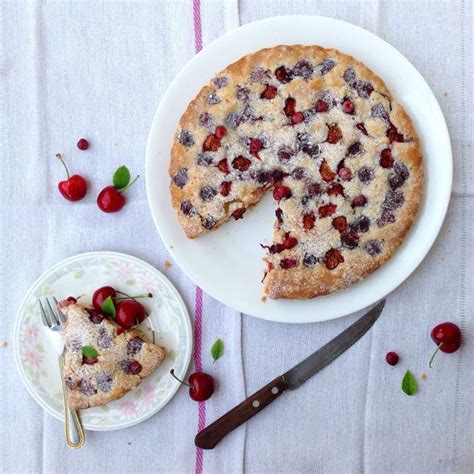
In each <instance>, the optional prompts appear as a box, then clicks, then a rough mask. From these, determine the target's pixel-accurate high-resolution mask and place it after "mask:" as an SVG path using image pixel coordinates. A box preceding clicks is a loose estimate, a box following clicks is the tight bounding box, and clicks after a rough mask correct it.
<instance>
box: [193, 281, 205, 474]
mask: <svg viewBox="0 0 474 474" xmlns="http://www.w3.org/2000/svg"><path fill="white" fill-rule="evenodd" d="M201 353H202V290H201V288H199V287H198V286H197V287H196V294H195V298H194V368H195V370H196V372H201V371H202V358H201ZM205 426H206V402H199V405H198V427H197V432H198V433H199V432H200V431H202V430H203V429H204V427H205ZM203 455H204V453H203V450H202V449H201V448H196V466H195V473H196V474H202V465H203Z"/></svg>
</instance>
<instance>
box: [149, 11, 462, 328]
mask: <svg viewBox="0 0 474 474" xmlns="http://www.w3.org/2000/svg"><path fill="white" fill-rule="evenodd" d="M288 19H293V20H298V19H304V20H305V21H308V20H309V21H315V22H319V21H327V22H330V23H333V24H336V25H338V26H339V27H340V28H343V29H346V30H347V33H348V34H349V33H350V30H351V29H352V30H356V31H358V32H359V33H360V34H363V35H368V36H369V37H370V38H372V39H374V40H375V41H377V42H379V44H380V45H381V46H383V48H386V49H387V50H388V51H390V53H391V54H393V55H394V56H396V57H398V58H399V59H401V60H402V61H403V62H405V63H406V66H408V67H409V68H410V69H411V72H412V73H413V74H414V75H415V76H417V79H418V80H419V81H420V82H421V83H422V84H423V85H424V93H426V94H428V95H429V96H430V99H431V102H432V103H431V104H430V105H431V106H433V107H434V108H435V110H434V111H433V112H434V114H435V115H437V118H438V122H439V123H438V127H439V129H438V131H437V132H438V134H439V135H441V136H442V138H441V139H442V141H443V142H444V144H445V146H446V151H447V152H448V153H447V156H446V159H445V162H444V163H443V164H444V166H445V169H444V176H445V186H444V187H443V188H442V192H441V195H442V198H441V199H440V202H439V204H438V212H437V217H438V221H437V223H436V225H435V227H433V229H432V230H431V233H430V234H429V235H428V236H427V237H428V239H427V242H429V243H428V244H426V242H425V243H423V242H420V243H419V247H420V249H421V250H419V252H418V253H417V255H416V258H415V259H412V260H411V261H410V264H409V269H408V271H404V272H401V274H402V275H403V276H401V277H400V276H396V277H395V278H394V281H395V283H391V284H390V286H389V288H388V289H385V290H384V291H383V294H382V296H380V295H377V296H376V297H369V298H367V299H365V300H363V301H362V302H361V301H357V302H354V303H353V304H352V307H351V308H348V309H344V310H343V311H341V312H334V314H331V315H329V316H324V317H323V318H319V319H312V320H308V319H307V318H298V317H296V318H295V317H294V316H293V317H292V319H291V320H282V319H275V318H273V317H271V316H268V315H262V314H253V313H248V312H246V311H243V310H242V308H239V307H237V306H236V305H233V304H229V303H228V302H226V301H223V300H222V299H221V298H220V295H218V294H216V292H214V291H213V289H212V288H209V287H208V285H206V284H205V279H204V278H202V277H201V276H200V275H198V274H196V272H194V271H193V270H191V269H190V268H187V267H186V264H184V265H183V262H184V259H183V258H181V257H179V256H177V254H176V253H175V252H174V250H173V246H172V245H170V244H169V242H167V240H166V239H165V238H163V233H162V229H161V224H160V219H159V217H158V213H157V212H156V209H155V207H156V205H155V206H154V205H153V204H152V202H153V197H152V183H151V176H150V175H151V168H152V160H153V156H152V149H153V148H154V142H155V140H156V137H157V136H159V133H158V128H159V118H160V116H161V115H162V114H163V109H164V104H165V103H166V101H167V100H169V97H170V96H171V94H172V93H173V87H174V86H175V83H177V82H178V81H179V80H180V79H182V78H183V77H184V76H186V74H187V72H188V70H189V69H191V68H192V67H193V66H194V64H195V63H196V62H199V61H201V60H202V57H203V56H205V55H206V54H207V53H208V52H209V51H210V50H212V49H213V48H214V47H215V45H216V44H219V43H220V42H225V41H226V40H227V39H228V38H230V37H233V36H238V35H239V34H245V32H246V30H250V29H254V28H258V27H259V26H260V27H261V26H268V25H270V24H272V23H278V22H279V21H287V20H288ZM266 42H267V43H268V44H267V45H266V46H256V49H255V50H254V51H257V50H258V49H261V48H265V47H272V46H276V45H278V44H298V42H289V41H279V42H278V41H266ZM299 43H303V42H302V41H300V42H299ZM245 54H251V53H244V55H245ZM233 61H235V59H234V60H233ZM229 64H230V62H229ZM217 72H218V71H217ZM207 82H208V81H206V82H205V83H203V84H202V85H205V84H207ZM417 131H418V130H417ZM419 135H420V142H422V140H423V138H424V137H423V136H422V135H421V134H419ZM427 159H428V158H427V156H426V155H424V160H423V169H424V171H425V186H424V188H423V195H422V199H421V202H420V209H419V211H418V213H417V215H416V218H415V221H414V222H413V224H412V226H411V229H410V231H409V232H408V234H407V235H406V236H405V238H404V241H403V242H402V246H403V245H404V243H405V242H406V241H407V239H408V237H409V235H410V233H411V232H412V231H413V228H414V227H415V226H416V224H417V222H418V221H419V220H420V217H421V212H425V211H426V210H425V209H424V201H425V199H426V189H427V188H426V160H427ZM145 183H146V193H147V200H148V205H149V207H150V211H151V214H152V217H153V221H154V224H155V227H156V229H157V231H158V234H159V235H160V238H161V240H162V242H163V243H164V245H165V247H166V249H167V250H168V252H169V253H170V255H171V256H172V257H173V259H174V260H175V261H176V262H177V264H178V266H179V267H180V269H181V270H182V271H183V272H184V273H185V274H186V275H187V276H188V277H189V278H190V279H191V281H193V282H194V283H195V284H196V285H198V286H200V287H201V288H203V290H204V291H205V292H206V293H208V294H209V295H210V296H212V297H213V298H215V299H216V300H218V301H220V302H222V303H223V304H225V305H227V306H230V307H232V308H234V309H236V310H237V311H239V312H241V313H243V314H249V315H250V316H253V317H257V318H259V319H263V320H267V321H272V322H279V323H287V324H293V323H294V324H301V323H314V322H322V321H329V320H332V319H336V318H340V317H344V316H347V315H349V314H353V313H355V312H357V311H359V310H362V309H364V308H367V307H369V306H370V305H372V304H373V303H375V302H376V301H377V300H379V299H381V298H384V297H386V296H387V295H389V294H390V293H392V292H393V291H394V290H395V289H396V288H398V287H399V286H400V285H401V284H402V283H403V282H404V281H405V280H406V279H408V278H409V277H410V275H412V273H413V272H414V271H415V270H416V269H417V268H418V267H419V265H420V264H421V263H422V262H423V260H424V259H425V258H426V256H427V254H428V252H429V251H430V250H431V248H432V246H433V245H434V243H435V242H436V240H437V238H438V236H439V233H440V230H441V227H442V225H443V223H444V221H445V218H446V214H447V211H448V208H449V202H450V197H451V192H452V186H453V153H452V144H451V138H450V135H449V129H448V126H447V123H446V119H445V117H444V114H443V111H442V109H441V106H440V105H439V102H438V100H437V98H436V96H435V94H434V92H433V90H432V89H431V87H430V86H429V84H428V82H427V81H426V80H425V78H424V77H423V75H422V74H421V73H420V72H419V71H418V69H417V68H416V67H415V65H414V64H413V63H412V62H411V61H410V60H409V59H408V58H407V57H406V56H405V55H404V54H402V53H401V52H400V51H399V50H398V49H397V48H395V47H394V46H392V45H391V44H390V43H388V42H387V41H385V40H384V39H383V38H381V37H379V36H378V35H376V34H375V33H372V32H371V31H369V30H366V29H365V28H362V27H360V26H358V25H355V24H352V23H349V22H346V21H343V20H339V19H335V18H331V17H326V16H321V15H279V16H274V17H269V18H264V19H261V20H257V21H255V22H251V23H246V24H245V25H241V26H239V27H238V28H235V29H233V30H230V31H228V32H226V33H224V34H223V35H221V36H219V37H218V38H216V39H215V40H213V41H212V42H211V43H209V44H208V45H206V47H204V48H203V49H202V50H201V51H200V52H199V53H197V54H195V55H194V56H193V57H191V59H190V60H189V61H188V62H187V63H186V64H185V65H184V66H183V67H182V68H181V69H180V71H179V72H178V74H177V75H176V76H175V77H174V78H173V80H172V81H171V83H170V84H169V86H168V87H167V89H166V92H165V93H164V94H163V95H162V96H161V98H160V102H159V104H158V107H157V108H156V111H155V114H154V116H153V120H152V123H151V127H150V131H149V134H148V140H147V145H146V150H145ZM399 250H400V249H397V251H396V252H395V254H396V253H397V252H399ZM395 254H394V255H395ZM394 255H393V256H394ZM393 256H392V258H393ZM376 273H377V272H374V274H372V275H371V276H373V275H375V274H376ZM354 286H355V285H354ZM340 291H344V290H340ZM338 293H339V292H338ZM330 296H331V295H329V297H330Z"/></svg>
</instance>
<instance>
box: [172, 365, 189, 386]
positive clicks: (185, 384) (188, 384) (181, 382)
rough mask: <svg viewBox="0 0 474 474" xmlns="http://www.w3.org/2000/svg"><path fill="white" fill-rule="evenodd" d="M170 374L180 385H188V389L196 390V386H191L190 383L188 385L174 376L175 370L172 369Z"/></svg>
mask: <svg viewBox="0 0 474 474" xmlns="http://www.w3.org/2000/svg"><path fill="white" fill-rule="evenodd" d="M170 374H171V375H172V377H174V378H175V379H176V380H177V381H178V382H179V383H182V384H183V385H186V386H187V387H190V388H194V385H191V384H190V383H186V382H183V381H182V380H180V379H178V377H176V375H175V374H174V369H171V370H170Z"/></svg>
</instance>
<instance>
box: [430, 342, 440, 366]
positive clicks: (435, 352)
mask: <svg viewBox="0 0 474 474" xmlns="http://www.w3.org/2000/svg"><path fill="white" fill-rule="evenodd" d="M443 344H444V342H441V343H440V344H439V345H438V347H437V348H436V350H435V351H434V352H433V355H432V356H431V359H430V361H429V362H428V365H429V366H430V369H431V363H432V362H433V359H434V358H435V355H436V354H437V353H438V351H439V350H440V349H441V346H442V345H443Z"/></svg>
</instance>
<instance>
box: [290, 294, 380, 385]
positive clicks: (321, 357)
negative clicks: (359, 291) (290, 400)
mask: <svg viewBox="0 0 474 474" xmlns="http://www.w3.org/2000/svg"><path fill="white" fill-rule="evenodd" d="M384 306H385V300H382V301H381V302H380V303H378V304H377V305H375V306H374V307H373V308H372V309H371V310H370V311H369V312H368V313H366V314H365V315H364V316H362V317H361V318H360V319H358V320H357V321H356V322H355V323H354V324H352V325H351V326H349V327H348V328H347V329H346V330H344V331H343V332H341V334H339V336H336V337H335V338H334V339H333V340H332V341H330V342H328V343H327V344H326V345H325V346H323V347H321V349H318V350H317V351H316V352H314V353H313V354H311V355H310V356H309V357H307V358H306V359H304V360H303V361H302V362H300V363H299V364H297V365H295V366H294V367H293V368H292V369H290V370H289V371H288V372H285V373H284V374H283V378H284V379H285V380H286V383H287V385H288V388H289V389H290V390H294V389H295V388H298V387H300V386H301V385H302V384H303V383H305V382H306V380H308V379H309V378H310V377H312V376H313V375H315V374H317V373H318V372H319V371H320V370H322V369H324V367H326V366H327V365H329V364H330V363H331V362H332V361H333V360H334V359H337V358H338V357H339V356H340V355H341V354H342V353H343V352H345V351H347V349H349V347H351V346H352V345H353V344H355V343H356V342H357V341H358V340H359V339H360V338H361V337H362V336H363V335H364V334H365V333H366V332H367V331H368V330H369V329H370V328H371V327H372V325H373V324H374V323H375V321H377V318H378V317H379V316H380V314H381V313H382V311H383V308H384Z"/></svg>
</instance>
